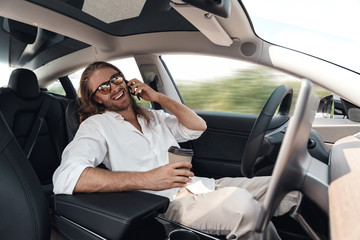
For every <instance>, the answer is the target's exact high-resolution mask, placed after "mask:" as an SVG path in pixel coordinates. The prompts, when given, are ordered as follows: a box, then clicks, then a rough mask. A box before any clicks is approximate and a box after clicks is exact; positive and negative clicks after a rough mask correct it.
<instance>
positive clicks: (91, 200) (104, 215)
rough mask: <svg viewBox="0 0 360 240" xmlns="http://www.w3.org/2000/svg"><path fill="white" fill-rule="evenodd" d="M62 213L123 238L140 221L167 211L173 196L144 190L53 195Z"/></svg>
mask: <svg viewBox="0 0 360 240" xmlns="http://www.w3.org/2000/svg"><path fill="white" fill-rule="evenodd" d="M51 205H52V207H53V210H54V212H55V214H56V215H57V216H61V217H63V218H66V219H67V220H70V221H71V222H74V223H76V224H78V225H80V226H81V227H83V228H86V229H88V230H90V231H91V232H94V233H95V234H98V235H100V236H102V237H105V238H107V239H119V238H121V236H123V235H124V233H125V232H126V230H127V229H128V228H129V227H130V226H131V227H134V225H135V224H136V223H137V222H141V220H144V219H146V218H149V217H153V216H155V215H158V214H159V213H164V212H165V211H166V209H167V207H168V205H169V199H168V198H165V197H162V196H158V195H154V194H150V193H145V192H140V191H133V192H116V193H91V194H88V193H84V194H74V195H53V196H52V197H51Z"/></svg>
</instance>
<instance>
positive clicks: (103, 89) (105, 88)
mask: <svg viewBox="0 0 360 240" xmlns="http://www.w3.org/2000/svg"><path fill="white" fill-rule="evenodd" d="M98 90H99V92H100V93H101V94H108V93H109V92H110V84H109V83H108V84H103V85H101V86H100V87H99V88H98Z"/></svg>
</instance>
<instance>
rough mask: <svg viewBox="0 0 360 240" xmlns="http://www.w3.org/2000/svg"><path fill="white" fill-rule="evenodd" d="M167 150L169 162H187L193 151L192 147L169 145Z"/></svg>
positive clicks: (190, 158) (189, 160)
mask: <svg viewBox="0 0 360 240" xmlns="http://www.w3.org/2000/svg"><path fill="white" fill-rule="evenodd" d="M168 152H169V162H170V163H175V162H184V161H185V162H188V163H191V160H192V157H193V155H194V151H193V150H192V149H185V148H179V147H175V146H171V147H170V148H169V150H168Z"/></svg>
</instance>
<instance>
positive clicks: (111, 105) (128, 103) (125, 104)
mask: <svg viewBox="0 0 360 240" xmlns="http://www.w3.org/2000/svg"><path fill="white" fill-rule="evenodd" d="M124 95H125V96H124V97H126V99H124V100H123V101H121V102H117V101H114V100H109V101H104V102H103V103H102V104H103V105H104V107H105V109H106V110H108V111H114V112H121V111H124V110H127V109H128V108H131V107H132V102H133V100H132V97H131V95H130V92H129V90H128V89H126V90H125V93H124Z"/></svg>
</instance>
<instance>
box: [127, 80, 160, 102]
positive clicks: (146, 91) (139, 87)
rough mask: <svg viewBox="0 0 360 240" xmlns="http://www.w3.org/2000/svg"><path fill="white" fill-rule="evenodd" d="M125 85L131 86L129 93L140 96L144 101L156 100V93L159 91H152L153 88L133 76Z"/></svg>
mask: <svg viewBox="0 0 360 240" xmlns="http://www.w3.org/2000/svg"><path fill="white" fill-rule="evenodd" d="M127 85H128V86H129V87H131V93H132V94H133V95H137V96H140V97H141V98H142V99H144V100H146V101H152V102H157V99H158V95H159V94H160V93H158V92H156V91H154V89H152V88H151V87H150V86H148V85H147V84H145V83H143V82H141V81H139V80H137V79H135V78H134V79H131V80H129V81H128V84H127Z"/></svg>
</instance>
